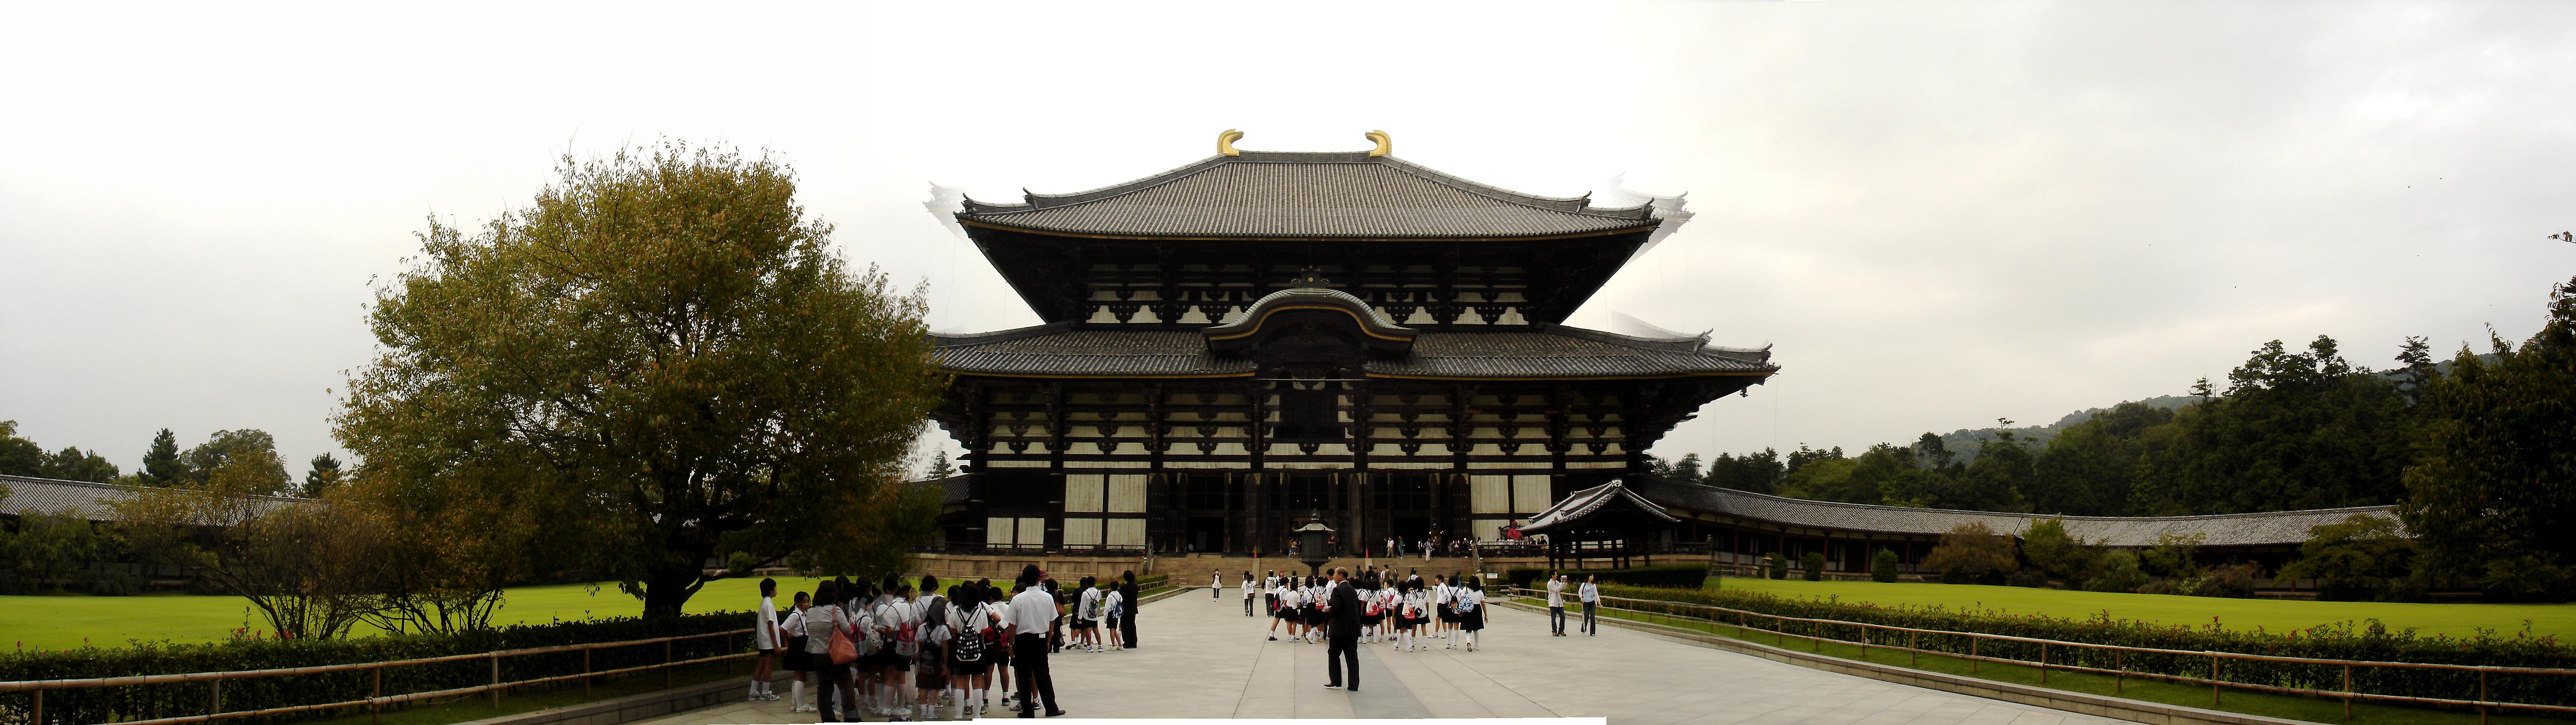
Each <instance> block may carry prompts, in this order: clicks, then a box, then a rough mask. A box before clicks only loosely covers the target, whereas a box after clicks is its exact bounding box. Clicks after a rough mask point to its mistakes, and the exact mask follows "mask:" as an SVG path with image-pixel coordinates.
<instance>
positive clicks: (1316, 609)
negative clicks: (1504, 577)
mask: <svg viewBox="0 0 2576 725" xmlns="http://www.w3.org/2000/svg"><path fill="white" fill-rule="evenodd" d="M1254 584H1255V580H1254V579H1253V578H1252V572H1248V571H1247V572H1244V573H1243V612H1244V616H1247V617H1248V616H1252V614H1253V595H1254V593H1255V588H1254ZM1259 585H1260V587H1259V593H1260V595H1261V596H1260V598H1261V601H1262V604H1263V607H1264V608H1265V609H1266V610H1267V611H1268V612H1269V614H1270V641H1274V642H1275V641H1279V630H1280V628H1281V627H1282V626H1283V625H1284V626H1285V627H1286V628H1287V630H1288V641H1290V642H1305V643H1315V642H1322V641H1324V640H1325V638H1326V636H1327V634H1328V633H1329V629H1330V621H1331V619H1332V616H1331V614H1330V613H1328V612H1326V611H1324V609H1325V606H1326V604H1325V603H1326V602H1329V601H1331V597H1332V594H1333V589H1334V588H1335V587H1342V586H1348V587H1351V588H1352V589H1353V591H1354V593H1355V594H1357V595H1358V599H1357V601H1358V602H1359V604H1360V607H1361V612H1360V615H1359V634H1358V641H1359V642H1360V643H1363V644H1378V643H1384V644H1392V645H1394V647H1395V650H1396V651H1398V652H1406V651H1411V652H1420V651H1422V650H1424V649H1427V648H1428V647H1429V646H1430V644H1429V642H1430V641H1432V640H1442V639H1445V640H1446V641H1445V642H1444V643H1443V644H1442V645H1441V646H1442V647H1444V648H1448V649H1465V650H1466V651H1470V652H1473V651H1475V650H1476V633H1477V632H1480V631H1483V630H1484V629H1485V585H1484V583H1482V582H1480V581H1477V580H1476V578H1474V577H1461V576H1456V575H1450V576H1441V575H1436V574H1435V575H1433V576H1432V577H1431V578H1430V579H1429V580H1424V579H1423V578H1422V575H1421V574H1420V573H1419V572H1408V573H1406V574H1404V575H1398V574H1396V573H1395V571H1394V570H1393V569H1388V568H1383V567H1381V568H1377V569H1367V570H1362V571H1361V572H1360V574H1359V576H1357V577H1348V578H1345V579H1344V580H1342V581H1338V582H1337V581H1333V580H1330V579H1325V578H1322V577H1299V576H1294V575H1283V574H1281V573H1279V572H1277V571H1271V572H1269V573H1268V574H1267V575H1266V576H1263V577H1262V578H1261V579H1260V580H1259Z"/></svg>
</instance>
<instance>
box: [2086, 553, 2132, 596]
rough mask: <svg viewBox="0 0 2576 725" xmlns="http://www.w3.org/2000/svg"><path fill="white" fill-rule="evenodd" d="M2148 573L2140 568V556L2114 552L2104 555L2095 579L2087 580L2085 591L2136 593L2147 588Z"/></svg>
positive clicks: (2095, 573) (2094, 576)
mask: <svg viewBox="0 0 2576 725" xmlns="http://www.w3.org/2000/svg"><path fill="white" fill-rule="evenodd" d="M2146 584H2147V572H2146V571H2145V570H2143V569H2140V568H2138V555H2136V554H2131V553H2129V552H2126V551H2114V552H2110V553H2107V554H2103V555H2102V561H2101V565H2100V568H2099V569H2097V570H2096V571H2095V572H2094V575H2093V578H2092V579H2088V580H2085V582H2084V589H2085V591H2094V592H2134V591H2137V590H2138V587H2142V586H2146Z"/></svg>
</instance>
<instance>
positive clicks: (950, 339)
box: [925, 320, 1073, 347]
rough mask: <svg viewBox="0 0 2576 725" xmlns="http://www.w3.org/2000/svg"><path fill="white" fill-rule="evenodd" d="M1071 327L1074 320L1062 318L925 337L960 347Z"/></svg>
mask: <svg viewBox="0 0 2576 725" xmlns="http://www.w3.org/2000/svg"><path fill="white" fill-rule="evenodd" d="M1070 329H1073V321H1072V320H1062V321H1057V322H1047V323H1041V324H1036V325H1030V326H1027V327H1014V328H1010V329H1007V330H994V331H991V332H971V333H965V334H960V335H942V334H939V333H936V332H934V333H930V334H929V335H926V336H925V337H928V338H930V342H931V344H934V345H940V346H942V347H959V346H964V345H987V344H992V343H997V342H1010V341H1012V340H1021V339H1027V338H1031V337H1037V336H1039V335H1044V334H1048V333H1052V332H1060V331H1063V330H1070Z"/></svg>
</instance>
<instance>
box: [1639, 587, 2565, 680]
mask: <svg viewBox="0 0 2576 725" xmlns="http://www.w3.org/2000/svg"><path fill="white" fill-rule="evenodd" d="M2227 568H2240V567H2227ZM1601 593H1602V594H1604V595H1608V596H1617V597H1627V598H1631V599H1647V600H1664V601H1674V602H1687V603H1692V604H1705V605H1712V606H1718V607H1726V608H1729V609H1738V610H1744V611H1750V612H1758V613H1762V614H1771V615H1778V616H1784V617H1806V618H1817V619H1832V620H1842V621H1851V622H1867V623H1872V624H1881V625H1889V626H1896V627H1912V628H1919V629H1936V630H1948V631H1953V632H1978V633H1985V634H1999V635H2009V636H2016V637H2031V638H2038V639H2053V640H2061V641H2069V642H2087V643H2094V644H2108V645H2122V646H2131V647H2152V648H2160V649H2170V650H2182V651H2204V650H2205V651H2217V652H2238V653H2245V654H2265V655H2278V656H2286V657H2312V658H2319V659H2342V660H2370V661H2383V662H2423V663H2438V664H2462V665H2506V666H2515V667H2542V668H2569V667H2576V652H2571V651H2569V649H2568V648H2567V647H2565V646H2563V645H2561V644H2560V643H2559V642H2557V641H2556V640H2555V639H2553V638H2547V637H2533V636H2531V635H2530V633H2529V632H2524V633H2522V634H2517V635H2514V636H2510V637H2502V636H2496V635H2493V634H2490V633H2480V634H2479V635H2477V636H2474V637H2465V638H2462V637H2450V636H2446V635H2433V636H2429V637H2427V636H2418V635H2417V634H2415V632H2414V631H2413V630H2405V631H2399V632H2390V631H2388V629H2387V628H2386V627H2384V626H2381V625H2380V624H2379V623H2378V622H2377V621H2375V620H2373V621H2365V622H2360V623H2353V622H2344V623H2338V624H2333V625H2319V626H2316V627H2311V628H2308V629H2304V630H2297V631H2291V632H2264V631H2260V630H2238V629H2219V628H2216V627H2208V626H2202V627H2194V626H2191V625H2187V624H2173V625H2163V624H2154V623H2149V622H2138V621H2131V620H2120V619H2111V618H2109V617H2107V616H2101V615H2096V616H2094V617H2090V618H2087V619H2081V620H2077V619H2063V618H2057V617H2050V616H2046V615H2032V614H2020V613H2007V612H2002V611H1996V610H1965V609H1947V608H1942V607H1911V606H1882V605H1876V604H1868V603H1861V602H1845V601H1838V600H1833V599H1827V598H1790V597H1780V596H1774V595H1768V594H1762V593H1757V592H1749V591H1744V590H1740V589H1728V590H1679V589H1646V588H1638V587H1616V586H1613V587H1603V588H1602V591H1601ZM1622 605H1623V606H1628V605H1630V603H1622ZM1666 613H1668V614H1672V615H1676V616H1687V617H1701V618H1709V617H1713V616H1717V615H1715V614H1714V613H1710V612H1708V611H1707V610H1693V609H1673V610H1669V611H1668V612H1666ZM1722 621H1724V622H1725V623H1726V624H1730V625H1733V624H1738V623H1739V621H1738V618H1737V617H1736V616H1735V615H1725V616H1724V618H1723V620H1722ZM1748 626H1750V627H1751V628H1753V629H1770V628H1772V627H1771V625H1769V624H1768V623H1766V622H1765V621H1764V620H1763V619H1761V618H1759V617H1755V618H1751V621H1750V622H1749V623H1748ZM1806 631H1808V630H1807V626H1806V625H1805V624H1799V625H1797V626H1796V627H1795V628H1793V629H1792V630H1791V633H1792V634H1797V633H1803V632H1806ZM1824 632H1825V634H1826V636H1829V637H1835V638H1838V639H1842V640H1844V641H1852V640H1854V639H1856V638H1858V637H1859V636H1861V635H1860V634H1859V632H1857V631H1855V630H1854V629H1851V628H1839V629H1838V628H1835V627H1831V626H1828V627H1826V628H1825V630H1824ZM1871 636H1872V637H1873V639H1872V640H1871V641H1872V643H1874V644H1881V645H1889V646H1904V645H1905V644H1906V642H1907V639H1906V637H1905V635H1903V634H1900V633H1887V632H1879V633H1877V634H1874V635H1871ZM1760 641H1765V642H1767V641H1769V640H1768V639H1767V638H1765V639H1762V640H1760ZM1917 646H1919V647H1921V648H1922V649H1924V650H1927V651H1935V652H1950V653H1958V654H1965V653H1966V652H1967V651H1968V640H1967V638H1964V637H1950V636H1937V635H1924V636H1922V637H1921V638H1920V640H1919V642H1918V645H1917ZM1979 647H1980V648H1981V650H1980V652H1979V654H1983V655H1988V656H1994V657H2009V658H2015V659H2021V660H2037V659H2038V658H2039V646H2038V645H2035V644H2026V643H2014V642H2003V641H1996V640H1985V641H1983V642H1982V643H1980V645H1979ZM2049 662H2051V663H2063V664H2067V665H2073V666H2079V667H2097V668H2104V669H2109V668H2111V667H2112V666H2113V663H2112V654H2111V652H2109V651H2103V650H2087V649H2076V648H2066V647H2059V648H2054V649H2051V650H2050V651H2049ZM2120 666H2121V667H2125V668H2127V669H2128V670H2129V671H2131V672H2148V673H2155V674H2168V675H2183V676H2190V677H2207V676H2208V675H2209V660H2208V658H2206V657H2192V656H2188V655H2179V656H2164V655H2152V654H2141V653H2136V652H2131V653H2127V654H2125V655H2123V656H2122V661H2121V663H2120ZM2352 673H2353V680H2352V684H2353V686H2354V688H2355V689H2356V690H2358V691H2361V692H2368V693H2378V694H2388V695H2402V696H2413V697H2441V698H2457V697H2459V696H2460V695H2461V693H2464V692H2478V674H2477V673H2475V672H2449V671H2440V670H2427V669H2417V668H2394V667H2387V668H2382V667H2356V668H2353V671H2352ZM2222 676H2223V678H2224V679H2226V680H2227V681H2229V682H2239V683H2247V684H2256V685H2269V686H2275V687H2290V688H2302V689H2319V690H2341V689H2343V668H2342V667H2340V666H2335V665H2304V664H2295V663H2268V662H2246V661H2237V662H2230V663H2228V667H2227V668H2226V669H2225V670H2224V673H2223V675H2222ZM2566 684H2567V683H2566V682H2565V680H2564V679H2563V678H2559V677H2554V676H2547V675H2521V676H2503V675H2497V676H2495V677H2494V678H2493V679H2492V680H2491V681H2490V683H2489V685H2490V687H2491V688H2492V689H2490V690H2488V693H2489V696H2490V698H2491V699H2494V700H2499V701H2506V702H2524V703H2533V704H2544V705H2576V688H2569V687H2567V686H2566Z"/></svg>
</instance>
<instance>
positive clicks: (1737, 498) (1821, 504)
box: [1627, 476, 2395, 547]
mask: <svg viewBox="0 0 2576 725" xmlns="http://www.w3.org/2000/svg"><path fill="white" fill-rule="evenodd" d="M1627 480H1628V481H1629V483H1630V484H1631V485H1632V486H1634V487H1635V489H1636V491H1637V492H1638V493H1642V494H1645V496H1646V498H1649V499H1653V500H1654V501H1655V502H1657V503H1661V504H1664V505H1665V506H1668V507H1671V508H1676V509H1685V510H1692V511H1703V512H1707V513H1714V514H1724V515H1729V516H1735V517H1739V518H1745V519H1753V520H1758V521H1767V522H1771V523H1775V524H1780V525H1783V526H1796V527H1803V528H1812V529H1827V530H1833V531H1856V532H1873V533H1889V534H1941V533H1944V532H1947V531H1949V530H1950V529H1951V528H1953V527H1956V526H1958V525H1960V524H1965V523H1970V522H1978V523H1983V524H1985V525H1986V527H1987V528H1990V529H1994V530H1995V532H1996V533H2005V534H2019V533H2021V532H2022V531H2024V530H2026V529H2028V528H2030V524H2031V522H2033V521H2036V520H2039V519H2043V518H2049V517H2048V516H2043V515H2037V514H2012V513H1996V512H1991V511H1953V510H1949V509H1925V508H1905V507H1900V506H1874V505H1869V504H1856V503H1837V502H1833V501H1808V500H1804V499H1794V498H1782V497H1779V496H1768V495H1763V494H1758V493H1751V492H1747V491H1737V490H1734V489H1727V488H1717V487H1714V486H1702V485H1699V484H1694V483H1680V482H1676V481H1669V480H1664V479H1658V478H1651V477H1645V476H1631V477H1629V478H1628V479H1627ZM2353 514H2373V515H2379V516H2387V517H2390V518H2395V516H2394V515H2393V514H2392V513H2391V507H2387V506H2362V507H2355V508H2340V509H2312V510H2307V511H2267V512H2262V513H2249V514H2216V515H2209V516H2140V517H2127V516H2068V517H2065V521H2066V533H2067V534H2069V535H2072V536H2075V537H2078V538H2082V539H2084V540H2086V541H2099V542H2102V543H2106V544H2108V545H2111V546H2120V547H2146V546H2152V545H2154V544H2155V541H2156V536H2157V535H2158V534H2162V533H2164V532H2167V531H2171V532H2174V533H2177V534H2184V535H2188V534H2192V533H2198V534H2200V535H2201V536H2202V537H2203V538H2204V540H2203V542H2202V543H2203V544H2204V545H2207V546H2263V545H2283V544H2297V543H2300V542H2304V541H2307V540H2308V529H2310V528H2312V527H2316V526H2321V525H2325V524H2333V523H2341V522H2342V521H2343V520H2344V519H2345V518H2347V517H2350V516H2352V515H2353Z"/></svg>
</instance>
